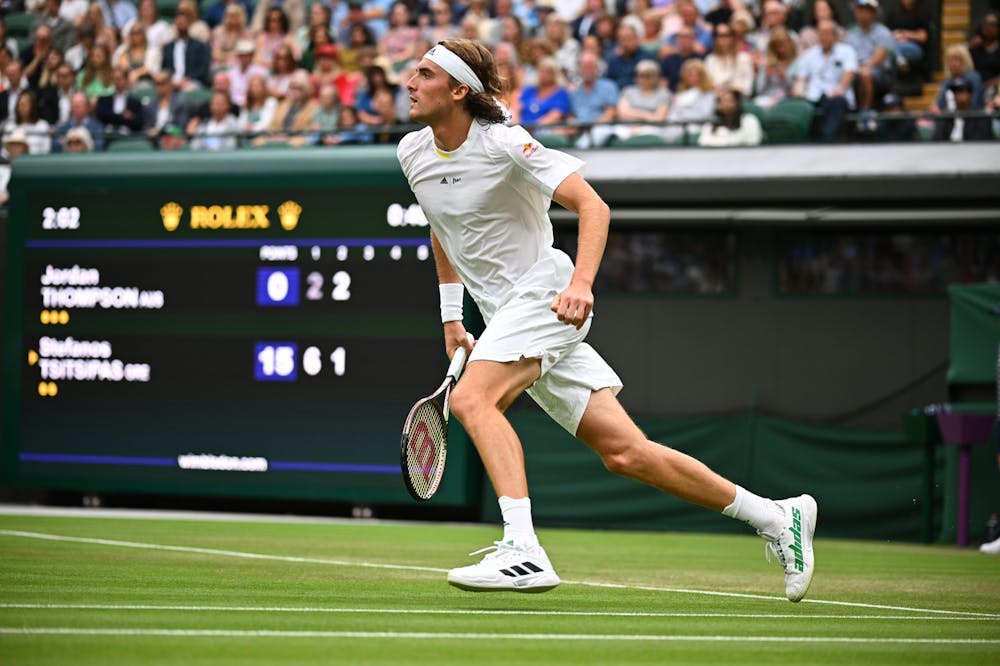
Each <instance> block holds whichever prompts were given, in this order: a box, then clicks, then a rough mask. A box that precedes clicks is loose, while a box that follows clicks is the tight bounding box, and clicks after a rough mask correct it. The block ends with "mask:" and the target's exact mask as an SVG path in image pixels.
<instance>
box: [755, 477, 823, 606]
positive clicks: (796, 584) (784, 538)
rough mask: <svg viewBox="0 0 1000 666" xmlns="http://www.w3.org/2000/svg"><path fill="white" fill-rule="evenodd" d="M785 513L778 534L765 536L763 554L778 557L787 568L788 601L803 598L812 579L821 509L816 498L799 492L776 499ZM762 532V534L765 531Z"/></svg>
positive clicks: (768, 558)
mask: <svg viewBox="0 0 1000 666" xmlns="http://www.w3.org/2000/svg"><path fill="white" fill-rule="evenodd" d="M775 503H776V504H777V505H778V506H780V507H781V509H782V511H784V513H785V525H784V527H783V528H782V530H781V533H780V534H778V536H777V537H776V538H770V537H768V536H765V537H764V538H765V539H767V543H766V544H765V546H764V554H765V555H766V556H767V561H768V562H770V561H771V554H772V553H773V554H774V556H775V559H777V560H778V562H779V563H780V564H781V566H782V568H783V569H784V570H785V596H786V597H788V600H789V601H801V600H802V598H803V597H804V596H806V592H807V591H808V590H809V585H810V584H811V583H812V578H813V571H814V570H815V568H816V567H815V564H816V560H815V557H814V555H813V534H814V533H815V532H816V516H817V513H818V510H817V507H816V500H814V499H813V498H812V497H811V496H810V495H799V496H798V497H792V498H790V499H784V500H777V501H776V502H775ZM762 536H763V535H762Z"/></svg>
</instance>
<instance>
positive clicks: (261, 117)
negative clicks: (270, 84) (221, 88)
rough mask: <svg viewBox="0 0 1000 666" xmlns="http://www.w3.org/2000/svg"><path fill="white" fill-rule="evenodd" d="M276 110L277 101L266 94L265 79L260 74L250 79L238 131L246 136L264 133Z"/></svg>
mask: <svg viewBox="0 0 1000 666" xmlns="http://www.w3.org/2000/svg"><path fill="white" fill-rule="evenodd" d="M277 110H278V100H277V99H275V98H274V97H272V96H271V95H269V94H268V92H267V79H266V78H265V77H264V76H263V75H261V74H255V75H254V76H251V77H250V82H249V83H248V84H247V94H246V103H245V104H244V105H243V109H242V110H241V111H240V115H239V118H238V120H239V127H240V130H241V131H243V132H245V133H247V134H260V133H261V132H266V131H267V129H268V128H269V127H270V126H271V121H272V120H274V114H275V112H276V111H277Z"/></svg>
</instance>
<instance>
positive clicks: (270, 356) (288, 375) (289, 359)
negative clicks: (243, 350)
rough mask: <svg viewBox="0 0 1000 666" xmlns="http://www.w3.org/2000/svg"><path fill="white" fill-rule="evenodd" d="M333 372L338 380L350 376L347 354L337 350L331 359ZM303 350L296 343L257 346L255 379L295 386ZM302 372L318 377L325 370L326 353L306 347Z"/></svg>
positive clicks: (341, 349) (258, 344) (259, 344)
mask: <svg viewBox="0 0 1000 666" xmlns="http://www.w3.org/2000/svg"><path fill="white" fill-rule="evenodd" d="M329 360H330V369H331V370H332V371H333V374H334V375H336V376H337V377H343V376H344V375H345V374H346V373H347V350H346V349H344V348H343V347H336V348H334V350H333V351H332V352H330V356H329ZM298 368H299V346H298V345H297V344H296V343H294V342H258V343H256V344H255V345H254V366H253V378H254V379H255V380H257V381H259V382H293V381H295V380H296V379H298ZM302 370H303V371H304V372H305V373H306V374H307V375H309V376H310V377H315V376H316V375H318V374H319V373H320V372H321V371H322V370H323V352H321V351H320V349H319V347H315V346H310V347H306V348H305V349H304V350H303V352H302Z"/></svg>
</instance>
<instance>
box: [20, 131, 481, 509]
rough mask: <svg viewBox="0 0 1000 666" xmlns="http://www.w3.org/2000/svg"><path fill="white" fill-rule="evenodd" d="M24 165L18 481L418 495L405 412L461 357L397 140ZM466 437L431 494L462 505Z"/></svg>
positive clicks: (297, 494) (347, 497) (261, 493)
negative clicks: (450, 346) (405, 463)
mask: <svg viewBox="0 0 1000 666" xmlns="http://www.w3.org/2000/svg"><path fill="white" fill-rule="evenodd" d="M12 184H13V189H12V206H11V214H10V219H9V223H8V239H7V240H8V242H7V247H8V257H7V266H6V271H7V272H6V276H5V283H6V287H5V290H6V300H7V309H6V318H5V319H6V326H5V328H6V330H5V332H4V335H5V344H4V352H5V355H4V378H3V396H4V420H3V427H4V437H3V459H2V460H3V464H2V470H3V476H4V481H5V482H6V483H8V484H13V485H20V486H29V487H42V488H68V489H80V490H88V491H132V492H136V491H139V492H149V493H185V494H198V495H242V496H248V497H281V498H310V499H322V500H335V501H359V502H361V501H363V502H408V501H410V500H409V499H408V497H409V496H408V494H407V493H406V491H405V489H404V487H403V484H402V479H401V477H400V472H399V462H398V461H399V437H400V431H401V427H402V421H403V419H404V417H405V415H406V413H407V411H408V409H409V407H410V406H411V405H412V403H413V402H414V401H415V400H416V399H417V398H419V397H421V396H423V395H426V394H427V393H429V392H430V391H431V390H432V389H433V388H434V387H435V386H437V384H438V383H439V382H440V379H441V377H442V376H443V371H444V367H445V362H446V360H447V359H446V358H445V356H444V347H443V342H442V337H441V326H440V323H439V318H438V314H437V309H438V306H437V299H438V295H437V288H436V278H435V270H434V260H433V257H432V254H431V250H430V242H429V232H428V228H427V222H426V219H425V218H424V217H423V215H422V213H421V211H420V208H419V206H417V205H416V203H415V200H414V198H413V196H412V194H411V193H410V191H409V188H408V187H407V185H406V182H405V180H404V179H403V177H402V174H401V173H400V172H399V167H398V165H397V164H396V160H395V154H394V151H393V150H391V149H382V148H349V149H337V150H329V149H328V150H316V151H309V150H304V151H288V152H285V151H281V152H277V151H274V152H272V151H256V152H252V153H246V154H244V153H232V154H228V155H223V154H211V155H207V154H191V153H188V154H180V155H177V154H164V155H159V156H156V157H155V158H150V157H149V156H148V155H131V154H124V155H97V156H75V155H74V156H52V157H46V158H38V159H34V160H33V159H28V160H23V161H21V162H19V163H18V164H17V167H16V169H15V173H14V179H13V183H12ZM450 455H452V456H453V457H452V459H451V460H449V473H448V474H447V475H446V480H445V484H444V485H443V486H442V488H441V491H440V493H439V495H438V496H437V498H436V500H435V501H436V502H438V503H441V504H452V505H458V504H465V503H467V502H468V501H469V499H470V497H471V493H472V492H473V489H471V488H470V486H469V482H468V478H467V477H468V476H469V474H468V472H469V463H470V462H471V461H470V458H469V452H468V447H464V446H453V447H452V451H451V452H450Z"/></svg>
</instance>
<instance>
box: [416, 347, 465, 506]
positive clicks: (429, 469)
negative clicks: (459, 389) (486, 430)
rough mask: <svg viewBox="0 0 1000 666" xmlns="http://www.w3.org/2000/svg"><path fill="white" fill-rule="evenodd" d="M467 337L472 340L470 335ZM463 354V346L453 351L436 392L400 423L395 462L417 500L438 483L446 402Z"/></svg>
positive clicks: (429, 494)
mask: <svg viewBox="0 0 1000 666" xmlns="http://www.w3.org/2000/svg"><path fill="white" fill-rule="evenodd" d="M469 340H470V341H472V334H469ZM465 355H466V350H465V347H459V348H458V349H456V350H455V354H454V355H453V356H452V357H451V365H450V366H448V375H447V376H446V377H445V378H444V382H442V383H441V386H440V387H439V388H438V390H437V391H435V392H434V393H432V394H431V395H429V396H427V397H426V398H421V399H420V400H418V401H417V404H415V405H413V409H411V410H410V413H409V415H407V417H406V421H405V422H404V423H403V439H402V442H401V444H400V451H399V465H400V467H402V469H403V481H404V482H405V483H406V489H407V490H408V491H410V495H412V496H413V499H415V500H417V501H418V502H425V501H427V500H429V499H430V498H431V497H433V496H434V493H436V492H437V489H438V486H440V485H441V477H442V475H443V474H444V461H445V457H446V456H447V455H448V411H449V410H448V407H449V405H448V403H449V401H450V399H451V389H452V387H453V386H455V384H456V382H458V378H459V377H461V376H462V370H463V368H464V367H465ZM438 398H440V399H441V400H440V403H439V402H438Z"/></svg>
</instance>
